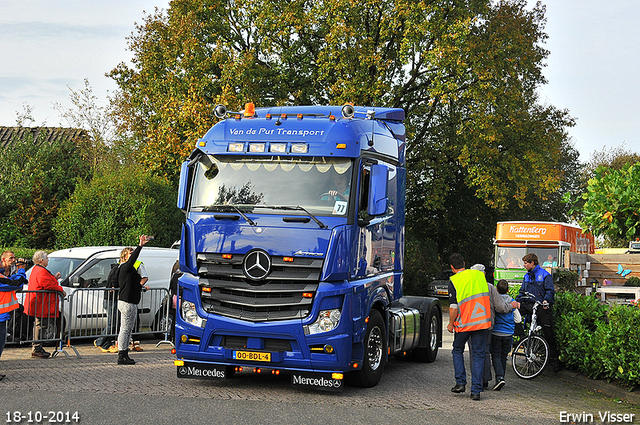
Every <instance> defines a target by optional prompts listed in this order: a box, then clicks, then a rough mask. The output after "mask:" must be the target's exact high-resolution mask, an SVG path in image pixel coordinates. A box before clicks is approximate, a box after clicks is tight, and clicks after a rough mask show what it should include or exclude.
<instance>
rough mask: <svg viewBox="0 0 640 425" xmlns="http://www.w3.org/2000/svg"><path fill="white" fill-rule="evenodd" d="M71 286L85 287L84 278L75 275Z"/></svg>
mask: <svg viewBox="0 0 640 425" xmlns="http://www.w3.org/2000/svg"><path fill="white" fill-rule="evenodd" d="M71 287H73V288H84V279H83V278H81V277H80V276H74V277H72V278H71Z"/></svg>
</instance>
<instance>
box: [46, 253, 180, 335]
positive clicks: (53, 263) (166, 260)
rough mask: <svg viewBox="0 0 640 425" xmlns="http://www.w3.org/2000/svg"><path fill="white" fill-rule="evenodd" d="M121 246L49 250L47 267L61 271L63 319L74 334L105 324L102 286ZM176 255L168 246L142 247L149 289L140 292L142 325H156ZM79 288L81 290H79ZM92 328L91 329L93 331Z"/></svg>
mask: <svg viewBox="0 0 640 425" xmlns="http://www.w3.org/2000/svg"><path fill="white" fill-rule="evenodd" d="M124 248H125V247H122V246H101V247H96V246H93V247H82V248H70V249H63V250H60V251H55V252H52V253H50V254H49V265H48V267H47V269H48V270H49V271H50V272H51V273H53V274H56V273H57V272H60V275H61V278H60V285H61V286H62V287H63V288H64V290H65V292H66V294H67V299H66V300H65V306H64V320H65V323H68V324H69V325H70V326H69V327H67V328H66V329H71V330H72V331H73V333H74V334H75V336H82V333H80V334H78V331H80V330H87V333H86V335H87V336H91V335H92V334H93V333H94V332H95V330H96V329H98V330H99V329H101V328H103V327H104V326H105V324H106V317H107V313H106V311H105V309H104V307H103V302H102V301H103V299H104V290H101V289H99V288H104V287H105V286H106V284H107V276H108V275H109V271H110V270H111V267H112V264H117V263H118V261H119V259H120V251H122V249H124ZM177 259H178V253H177V251H176V250H175V249H170V248H153V247H147V246H145V247H143V248H142V251H141V252H140V256H139V257H138V260H139V261H142V263H144V266H145V269H146V271H147V275H148V276H149V280H148V282H147V283H146V286H148V287H149V288H150V291H148V292H143V294H142V300H141V302H140V304H139V305H138V309H139V318H140V324H141V326H155V327H156V328H157V327H158V325H157V322H158V321H159V320H160V319H161V316H162V314H163V311H162V310H163V309H162V306H161V305H162V300H163V298H164V296H165V295H166V293H167V292H166V291H168V289H169V281H170V279H171V270H172V267H173V265H174V263H175V262H176V260H177ZM80 288H82V290H79V289H80ZM92 330H93V332H92Z"/></svg>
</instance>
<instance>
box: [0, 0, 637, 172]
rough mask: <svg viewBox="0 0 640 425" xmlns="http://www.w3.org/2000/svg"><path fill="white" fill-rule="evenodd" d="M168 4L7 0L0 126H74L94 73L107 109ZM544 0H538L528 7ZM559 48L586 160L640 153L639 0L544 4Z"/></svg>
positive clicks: (567, 102)
mask: <svg viewBox="0 0 640 425" xmlns="http://www.w3.org/2000/svg"><path fill="white" fill-rule="evenodd" d="M168 3H169V2H168V0H166V1H165V0H126V1H123V0H108V1H104V0H100V1H96V0H0V52H1V57H2V61H1V62H2V65H1V66H0V126H13V125H16V118H17V116H18V114H19V113H22V112H24V107H23V105H24V103H25V102H26V104H28V105H29V106H30V107H32V108H33V112H32V115H33V117H34V118H35V122H34V123H33V124H31V125H48V126H58V125H66V123H65V122H64V121H63V120H62V119H61V118H60V115H59V113H58V111H56V110H55V109H54V108H53V104H54V103H58V104H61V105H62V106H63V107H71V102H70V101H69V94H70V89H73V90H75V91H79V90H81V89H83V88H84V79H85V78H86V79H88V81H89V84H90V85H91V86H92V88H93V93H94V95H96V96H97V97H98V99H99V102H100V101H101V102H102V105H101V106H104V105H105V104H106V102H107V100H106V99H107V94H108V93H113V92H114V91H115V90H116V89H117V86H116V84H115V82H114V81H113V80H111V79H110V78H108V77H106V76H105V74H106V73H107V72H109V71H110V70H112V69H113V68H115V67H116V65H118V64H119V63H120V62H128V61H129V60H130V59H131V52H129V51H128V50H127V39H126V37H127V36H129V35H130V34H131V33H132V32H133V31H134V30H135V26H134V24H135V22H142V18H143V16H144V11H146V13H152V12H153V11H154V10H155V8H156V7H158V8H165V9H166V8H167V7H168ZM533 4H535V1H534V0H529V5H530V6H532V5H533ZM543 4H546V9H547V13H546V17H547V25H546V28H545V32H546V33H547V34H548V35H549V38H548V40H547V42H546V44H545V45H544V47H545V48H546V49H548V50H550V56H549V58H548V59H547V61H546V63H547V66H546V67H545V68H544V74H545V76H546V78H547V80H548V81H549V83H548V84H547V85H545V86H543V87H542V88H541V89H540V99H541V102H543V103H548V104H551V105H553V106H555V107H556V108H558V109H567V110H568V111H569V113H570V115H571V116H572V117H574V118H576V126H575V127H574V128H571V129H569V135H570V136H571V138H572V141H573V143H574V146H575V148H576V149H577V150H578V152H580V159H581V160H582V161H583V162H584V161H588V160H589V157H590V155H591V153H592V152H593V151H596V150H598V151H601V150H602V149H604V148H605V147H606V149H612V148H618V147H623V148H624V149H627V150H632V151H634V152H640V119H639V118H638V117H639V116H640V101H639V99H640V84H639V83H640V81H639V80H640V69H639V68H640V54H639V53H640V2H639V1H637V0H609V1H607V2H603V1H602V0H574V1H568V0H544V1H543Z"/></svg>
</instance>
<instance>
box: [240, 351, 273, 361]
mask: <svg viewBox="0 0 640 425" xmlns="http://www.w3.org/2000/svg"><path fill="white" fill-rule="evenodd" d="M233 358H234V359H235V360H248V361H252V362H270V361H271V353H262V352H259V351H234V352H233Z"/></svg>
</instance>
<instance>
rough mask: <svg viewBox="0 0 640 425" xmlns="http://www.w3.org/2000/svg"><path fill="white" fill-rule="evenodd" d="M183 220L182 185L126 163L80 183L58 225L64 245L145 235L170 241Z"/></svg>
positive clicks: (162, 243) (164, 242) (60, 244)
mask: <svg viewBox="0 0 640 425" xmlns="http://www.w3.org/2000/svg"><path fill="white" fill-rule="evenodd" d="M183 219H184V216H183V215H182V213H181V212H180V210H178V208H177V207H176V190H175V189H174V188H172V187H171V185H170V184H169V183H168V182H167V181H166V180H164V179H161V178H159V177H153V176H150V175H148V174H146V173H144V172H143V171H139V170H136V169H134V168H121V169H120V170H114V171H108V172H105V173H104V174H102V175H100V176H97V177H95V178H94V179H93V180H92V181H91V182H90V183H87V184H81V185H79V186H78V187H77V189H76V191H75V192H74V194H73V196H72V197H71V198H70V199H69V201H68V202H67V203H66V204H65V205H64V206H63V208H61V210H60V213H59V215H58V219H57V220H56V222H55V226H54V230H55V232H56V240H57V247H58V248H67V247H73V246H90V245H131V244H134V243H136V241H137V240H138V236H139V235H141V234H148V235H154V236H155V237H156V239H155V241H154V242H153V243H152V244H153V245H156V246H170V245H171V243H173V242H174V241H175V240H176V239H178V238H179V237H180V226H181V223H182V221H183Z"/></svg>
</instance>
